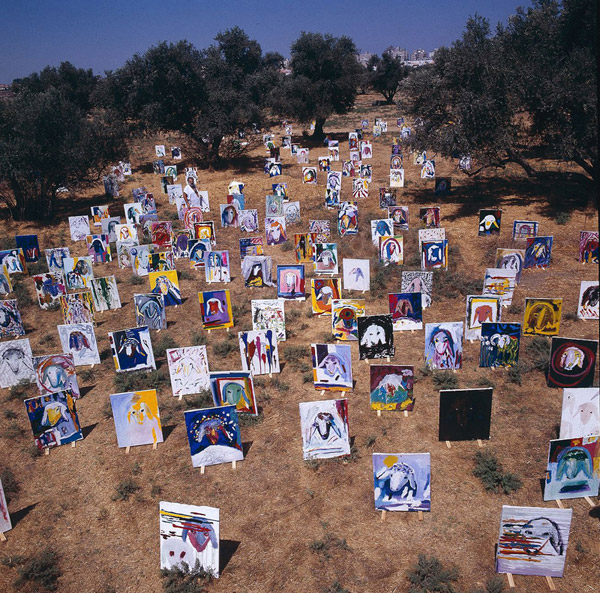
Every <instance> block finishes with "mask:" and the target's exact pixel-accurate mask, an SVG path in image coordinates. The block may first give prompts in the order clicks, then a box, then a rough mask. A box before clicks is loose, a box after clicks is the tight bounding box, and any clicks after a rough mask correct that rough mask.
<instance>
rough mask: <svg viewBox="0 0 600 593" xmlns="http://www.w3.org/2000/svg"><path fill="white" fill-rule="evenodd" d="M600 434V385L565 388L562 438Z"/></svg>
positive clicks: (561, 427)
mask: <svg viewBox="0 0 600 593" xmlns="http://www.w3.org/2000/svg"><path fill="white" fill-rule="evenodd" d="M595 434H600V395H599V394H598V387H568V388H566V389H564V390H563V401H562V412H561V418H560V434H559V438H560V439H574V438H579V437H587V436H591V435H595Z"/></svg>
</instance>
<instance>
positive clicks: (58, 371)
mask: <svg viewBox="0 0 600 593" xmlns="http://www.w3.org/2000/svg"><path fill="white" fill-rule="evenodd" d="M32 363H33V368H34V371H35V381H36V384H37V387H38V390H39V392H40V395H48V394H50V393H56V392H58V391H69V392H70V393H71V395H72V396H73V398H74V399H78V398H79V385H78V383H77V375H76V374H75V361H74V360H73V355H72V354H45V355H43V356H34V357H33V358H32Z"/></svg>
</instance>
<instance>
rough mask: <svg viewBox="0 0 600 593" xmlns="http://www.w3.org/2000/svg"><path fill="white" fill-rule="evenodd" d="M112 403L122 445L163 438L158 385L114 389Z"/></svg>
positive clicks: (158, 440) (146, 442)
mask: <svg viewBox="0 0 600 593" xmlns="http://www.w3.org/2000/svg"><path fill="white" fill-rule="evenodd" d="M110 405H111V407H112V413H113V419H114V421H115V430H116V432H117V442H118V444H119V447H121V448H124V447H137V446H139V445H156V444H157V443H162V442H163V434H162V426H161V423H160V413H159V410H158V399H157V398H156V389H147V390H145V391H131V392H128V393H113V394H112V395H111V396H110Z"/></svg>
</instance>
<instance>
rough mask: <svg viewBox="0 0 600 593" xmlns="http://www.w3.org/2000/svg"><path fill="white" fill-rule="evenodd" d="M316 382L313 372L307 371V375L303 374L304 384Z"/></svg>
mask: <svg viewBox="0 0 600 593" xmlns="http://www.w3.org/2000/svg"><path fill="white" fill-rule="evenodd" d="M313 382H314V375H313V373H312V371H306V372H305V373H302V383H313Z"/></svg>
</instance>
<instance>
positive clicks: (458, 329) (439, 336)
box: [425, 321, 463, 370]
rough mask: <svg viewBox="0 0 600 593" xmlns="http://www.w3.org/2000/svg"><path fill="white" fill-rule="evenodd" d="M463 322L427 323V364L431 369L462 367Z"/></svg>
mask: <svg viewBox="0 0 600 593" xmlns="http://www.w3.org/2000/svg"><path fill="white" fill-rule="evenodd" d="M462 340H463V322H462V321H455V322H450V323H426V324H425V365H426V366H427V367H428V368H430V369H439V370H445V369H452V370H454V369H460V368H461V366H462V351H463V345H462Z"/></svg>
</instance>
